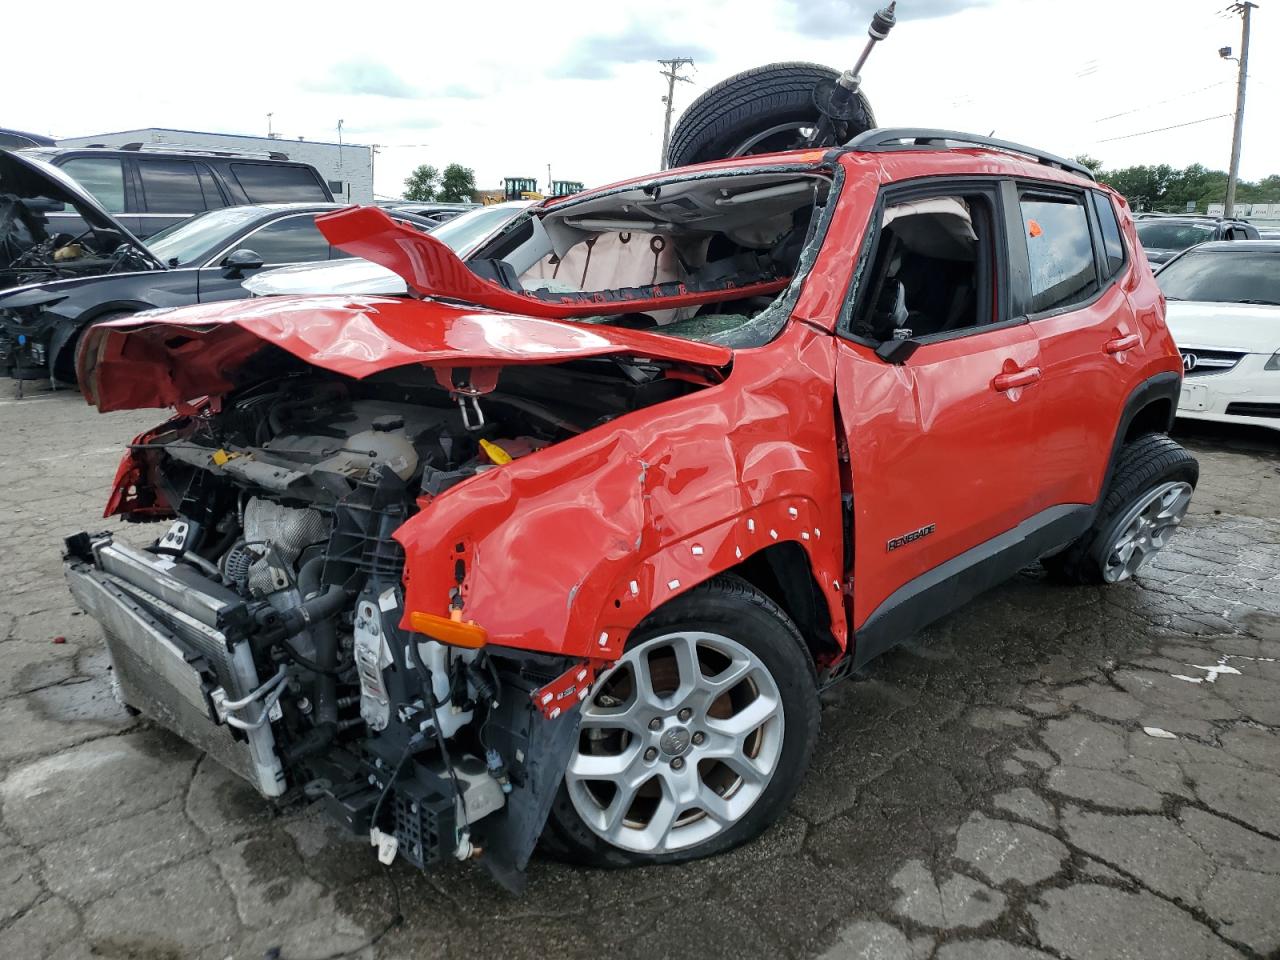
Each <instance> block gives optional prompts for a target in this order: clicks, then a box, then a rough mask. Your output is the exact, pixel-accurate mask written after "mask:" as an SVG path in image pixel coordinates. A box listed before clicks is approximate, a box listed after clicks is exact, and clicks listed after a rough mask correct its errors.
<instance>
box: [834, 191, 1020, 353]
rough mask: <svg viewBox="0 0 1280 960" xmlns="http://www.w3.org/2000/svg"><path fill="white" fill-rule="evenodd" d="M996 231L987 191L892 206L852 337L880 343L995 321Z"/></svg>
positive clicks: (882, 226)
mask: <svg viewBox="0 0 1280 960" xmlns="http://www.w3.org/2000/svg"><path fill="white" fill-rule="evenodd" d="M992 226H993V214H992V208H991V203H990V201H989V200H988V198H987V197H986V196H985V195H982V194H975V195H957V196H941V197H929V198H927V199H919V200H907V201H903V202H900V203H891V204H889V205H888V206H886V207H885V208H884V213H883V214H882V217H881V221H880V231H879V237H878V239H877V241H876V248H875V249H876V253H875V259H874V260H873V262H872V266H871V272H870V274H869V275H868V278H867V280H866V283H868V284H869V286H868V287H867V289H868V291H869V293H868V295H867V297H866V298H865V300H864V301H863V303H864V304H865V306H864V308H863V310H862V312H861V315H860V316H859V317H858V318H857V319H856V321H855V323H854V325H853V332H854V334H855V335H857V336H860V337H863V338H865V339H868V340H872V341H875V342H877V343H882V342H884V341H886V340H906V339H910V338H916V337H927V336H931V335H935V334H945V333H950V332H954V331H958V330H963V329H964V328H966V327H973V326H977V325H978V324H979V323H986V322H990V320H991V318H992V316H993V314H992V307H993V298H992V296H991V292H992V290H993V287H994V277H993V273H992V264H993V257H992V249H993V246H992V232H993V231H992Z"/></svg>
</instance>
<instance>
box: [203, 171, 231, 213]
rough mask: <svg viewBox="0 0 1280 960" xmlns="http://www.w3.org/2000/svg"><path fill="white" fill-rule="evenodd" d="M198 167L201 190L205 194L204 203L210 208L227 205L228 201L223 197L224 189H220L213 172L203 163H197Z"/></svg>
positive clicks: (214, 208)
mask: <svg viewBox="0 0 1280 960" xmlns="http://www.w3.org/2000/svg"><path fill="white" fill-rule="evenodd" d="M196 169H197V170H198V171H199V173H200V192H201V193H203V194H204V205H205V206H206V207H208V208H209V209H210V210H216V209H218V208H219V207H225V206H226V205H227V203H226V201H225V200H223V199H222V191H221V190H219V189H218V184H217V182H216V181H215V180H214V179H213V173H212V172H210V170H209V168H208V167H206V166H205V165H204V164H203V163H200V164H197V165H196Z"/></svg>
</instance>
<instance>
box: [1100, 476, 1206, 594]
mask: <svg viewBox="0 0 1280 960" xmlns="http://www.w3.org/2000/svg"><path fill="white" fill-rule="evenodd" d="M1190 505H1191V484H1189V483H1181V482H1169V483H1162V484H1160V485H1159V486H1158V487H1155V488H1154V489H1152V490H1150V491H1148V492H1147V493H1146V494H1145V495H1144V496H1142V497H1141V498H1139V500H1138V501H1137V503H1135V504H1134V505H1133V506H1132V507H1130V508H1129V511H1128V512H1127V513H1126V514H1125V515H1124V516H1123V517H1122V518H1121V519H1120V520H1119V521H1118V522H1117V523H1116V524H1115V526H1114V527H1113V528H1112V529H1113V530H1115V531H1116V533H1115V536H1114V537H1113V539H1112V541H1111V545H1110V546H1109V547H1108V548H1107V551H1106V553H1105V555H1104V556H1105V559H1104V561H1103V564H1102V578H1103V579H1104V580H1106V581H1107V583H1119V582H1120V581H1121V580H1127V579H1129V577H1131V576H1133V575H1134V574H1135V573H1137V571H1138V568H1139V567H1141V566H1142V565H1143V564H1144V563H1146V562H1147V561H1148V560H1150V559H1151V558H1152V557H1153V556H1155V555H1156V554H1157V553H1159V552H1160V551H1161V550H1162V549H1163V548H1164V546H1165V544H1167V543H1168V542H1169V538H1170V537H1172V536H1173V532H1174V530H1176V529H1177V528H1178V524H1180V523H1181V522H1182V518H1183V517H1185V516H1186V515H1187V508H1188V507H1189V506H1190Z"/></svg>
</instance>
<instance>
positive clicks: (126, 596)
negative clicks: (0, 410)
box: [66, 349, 697, 884]
mask: <svg viewBox="0 0 1280 960" xmlns="http://www.w3.org/2000/svg"><path fill="white" fill-rule="evenodd" d="M250 371H252V372H250ZM268 371H270V374H268ZM241 376H242V379H245V380H248V381H251V382H253V384H254V385H253V386H249V387H244V388H241V389H238V390H232V391H230V392H229V393H228V394H226V395H225V396H223V397H220V398H218V399H217V400H216V401H214V400H206V401H203V402H202V403H201V404H199V405H198V406H196V407H193V408H190V409H189V410H188V412H187V413H185V414H183V415H179V416H176V417H174V418H173V419H171V420H170V421H168V422H167V423H165V424H163V425H162V426H160V427H158V428H157V429H155V430H152V431H150V432H148V433H145V434H143V435H141V436H139V437H138V438H136V440H135V441H134V443H133V444H132V445H131V449H130V451H129V452H128V454H127V455H126V456H125V458H124V461H123V462H122V464H121V467H120V471H119V473H118V475H117V478H116V485H115V492H114V494H113V496H112V498H111V501H110V503H109V504H108V513H109V514H117V515H120V516H122V517H123V518H124V519H126V520H131V521H157V522H159V523H160V524H162V525H163V526H162V527H160V529H163V533H162V534H161V535H160V536H159V537H158V538H157V539H156V540H155V541H154V542H152V543H151V544H150V545H149V546H147V547H145V548H143V549H138V548H136V547H134V546H130V545H129V544H128V543H126V542H124V540H125V537H123V536H115V537H113V536H111V535H110V534H98V535H90V534H84V533H82V534H78V535H76V536H73V537H70V538H68V539H67V541H66V575H67V578H68V581H69V583H70V586H71V590H72V592H73V593H74V594H75V597H76V599H77V600H78V601H79V603H80V605H81V606H82V607H83V608H84V609H85V610H86V611H87V612H88V613H90V614H91V615H92V616H93V617H94V618H95V619H97V620H98V621H99V622H100V623H101V624H102V626H103V628H104V631H105V633H106V635H107V645H108V648H109V650H110V653H111V657H112V661H113V664H114V670H115V678H116V682H117V688H118V693H119V696H120V697H121V699H122V700H123V702H124V703H126V704H127V705H129V706H130V707H132V708H134V709H137V710H139V711H140V712H142V713H143V714H145V715H146V716H148V717H150V718H152V719H154V720H155V721H156V722H158V723H160V724H161V725H163V726H165V727H167V728H169V729H172V730H174V731H175V732H177V733H178V734H180V735H181V736H183V737H184V738H185V739H187V740H189V741H190V742H192V743H194V744H196V745H197V746H199V747H201V748H203V749H204V750H206V751H207V752H208V753H209V754H210V755H212V756H213V757H214V758H216V759H217V760H218V761H219V762H221V763H222V764H224V765H225V766H227V767H228V768H229V769H231V770H233V771H235V772H236V773H238V774H239V775H240V776H242V777H243V778H244V779H246V780H247V781H249V782H250V783H252V784H253V785H254V786H255V787H256V788H257V789H258V791H259V792H260V793H262V794H263V796H265V797H268V798H277V799H279V800H281V801H290V800H294V799H299V800H301V799H307V800H318V801H321V802H323V803H324V804H326V805H327V806H328V808H329V809H330V810H331V811H332V813H333V814H334V815H336V816H337V817H338V818H339V819H340V820H341V821H342V822H343V823H344V824H346V825H347V826H348V827H349V828H350V829H351V830H352V831H354V832H356V833H358V834H364V835H367V836H369V837H370V839H371V842H372V843H373V844H374V845H375V846H377V848H378V854H379V856H380V857H382V858H383V859H384V860H385V861H390V860H391V859H392V858H393V857H394V856H396V855H397V854H398V855H400V856H402V857H404V858H405V859H407V860H409V861H410V862H412V863H413V864H415V865H417V866H419V867H423V868H426V867H430V866H431V865H432V864H434V863H436V862H438V861H441V860H446V859H451V858H458V859H466V858H469V857H473V856H478V857H481V860H482V862H483V863H484V864H485V865H486V866H487V867H488V868H489V869H490V870H491V871H492V872H493V873H494V874H495V875H496V876H497V877H498V878H499V879H500V880H502V881H503V882H505V883H508V884H518V883H519V882H520V881H519V874H520V871H521V870H522V869H523V867H524V865H525V863H526V862H527V860H528V857H529V855H530V853H531V852H532V849H533V847H534V845H535V843H536V840H537V837H538V835H539V833H540V831H541V828H542V825H543V822H544V821H545V819H546V815H547V811H548V809H549V807H550V804H551V802H552V800H553V798H554V796H555V792H556V790H557V789H558V787H559V784H560V781H561V778H562V776H563V772H564V769H565V766H566V763H567V758H568V754H569V751H570V750H571V749H572V747H573V745H574V743H575V741H576V731H577V723H578V717H577V710H576V707H577V705H578V702H579V699H580V697H581V696H583V695H585V693H586V690H587V687H588V686H589V682H590V679H591V678H593V677H594V675H595V674H594V671H595V669H596V668H598V667H599V666H600V665H601V664H602V663H603V661H595V662H591V661H587V660H584V659H582V658H581V657H573V656H564V655H557V654H554V653H547V652H538V651H536V650H524V649H519V648H517V647H515V646H511V645H501V646H500V645H498V644H495V643H490V642H488V641H489V638H488V637H487V636H486V632H485V629H484V627H483V625H482V624H476V623H473V622H471V621H470V617H469V616H468V609H467V605H466V591H467V575H468V565H469V564H470V563H471V562H472V561H473V557H472V555H471V554H470V553H468V552H465V548H464V546H463V545H462V544H458V545H457V553H456V558H453V557H451V558H450V560H449V563H448V566H447V569H448V570H449V571H450V574H449V577H448V580H449V582H446V583H440V584H438V585H436V586H438V593H439V594H440V595H441V597H442V600H443V602H442V604H441V605H440V607H439V608H438V610H437V612H434V613H433V612H425V611H406V609H405V584H406V583H407V582H408V581H410V580H411V579H413V577H414V574H415V571H414V570H407V571H406V569H405V559H404V552H403V550H402V548H401V546H400V544H399V543H398V542H397V541H396V539H395V538H394V535H395V534H396V531H397V530H398V529H399V528H400V527H401V526H402V525H403V524H404V523H405V522H406V521H407V520H409V519H411V518H413V517H415V516H417V515H420V514H421V513H422V512H423V511H428V512H429V511H432V510H449V509H452V508H451V507H450V503H451V502H452V501H453V500H454V499H455V497H454V495H457V498H459V499H460V498H463V497H465V494H466V488H465V481H467V480H469V479H473V478H478V477H479V476H480V475H482V474H490V475H491V476H493V474H491V473H490V472H491V471H500V470H502V469H503V468H504V466H505V465H507V464H509V463H512V462H514V461H519V460H522V459H524V458H526V457H530V456H534V455H536V454H538V453H539V452H540V451H542V450H544V449H545V448H547V447H549V446H552V445H554V444H555V443H557V442H559V441H560V440H563V439H565V438H570V437H572V436H574V435H576V434H578V433H580V432H581V431H583V430H584V429H585V425H586V424H589V423H597V424H599V423H603V422H605V421H607V420H608V419H610V418H612V417H613V416H617V415H620V414H624V413H626V412H628V411H630V410H633V409H636V408H637V407H640V406H645V405H647V404H650V403H654V402H658V401H661V400H663V399H666V398H670V397H674V396H678V395H682V394H683V393H686V392H689V391H691V390H694V389H697V388H696V386H695V385H693V384H690V383H689V382H687V381H684V380H679V379H674V378H670V377H667V376H665V370H664V365H662V364H656V363H649V364H647V365H643V366H641V365H634V364H626V365H620V364H618V363H616V362H615V361H614V360H612V359H598V360H596V359H586V360H581V361H576V362H571V363H566V364H562V365H550V366H545V365H539V366H530V367H510V368H507V369H506V370H505V371H504V372H503V374H502V376H501V378H500V380H501V388H502V389H501V390H492V391H491V392H490V393H488V394H487V395H485V396H482V397H479V396H476V395H474V394H468V393H466V392H460V390H451V389H449V388H447V387H446V386H443V385H442V383H441V372H440V371H437V370H433V369H431V368H429V367H422V366H418V367H403V368H397V369H393V370H389V371H386V372H385V373H382V374H379V375H375V376H372V377H369V378H367V379H364V380H356V379H353V378H350V377H345V376H340V375H337V374H332V373H329V372H326V371H321V370H318V369H316V368H314V367H310V366H307V365H306V364H303V363H300V362H298V361H297V360H296V359H294V358H290V357H288V356H286V355H284V354H283V353H282V352H280V351H275V350H271V349H267V350H265V351H262V352H261V353H260V354H259V355H258V356H257V357H256V358H255V360H254V361H253V362H251V363H249V364H248V365H247V366H246V367H245V368H244V369H243V370H242V372H241ZM444 377H445V380H446V382H448V374H447V372H446V373H445V374H444ZM450 387H452V383H450ZM454 546H455V545H454V544H452V543H450V544H449V545H447V547H446V548H445V549H446V550H447V551H449V552H450V553H452V552H453V551H454ZM531 573H532V572H531ZM409 625H412V629H406V626H409ZM481 851H483V855H482V856H481Z"/></svg>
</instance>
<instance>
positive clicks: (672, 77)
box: [658, 57, 693, 170]
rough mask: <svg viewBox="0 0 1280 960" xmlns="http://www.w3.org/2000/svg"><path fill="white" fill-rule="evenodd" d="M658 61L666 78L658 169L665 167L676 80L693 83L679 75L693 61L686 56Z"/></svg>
mask: <svg viewBox="0 0 1280 960" xmlns="http://www.w3.org/2000/svg"><path fill="white" fill-rule="evenodd" d="M658 63H660V64H662V65H663V66H664V67H666V69H665V70H662V71H660V72H661V74H662V75H663V76H664V77H666V78H667V95H666V96H665V97H663V98H662V102H663V103H664V104H666V107H667V113H666V117H665V119H664V120H663V121H662V161H661V165H660V166H659V167H658V169H659V170H665V169H667V147H668V146H670V144H671V110H672V108H673V107H674V106H675V104H674V103H673V101H674V99H675V93H676V81H677V80H682V81H683V82H685V83H693V81H692V80H690V79H689V78H688V77H682V76H680V71H681V70H682V69H683V68H684V67H692V66H693V61H692V60H690V59H689V58H688V57H673V58H671V59H670V60H659V61H658Z"/></svg>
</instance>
